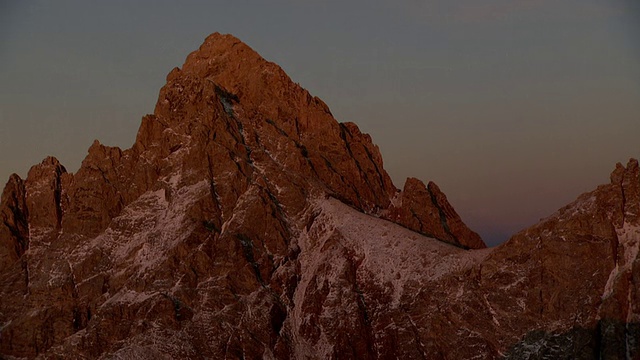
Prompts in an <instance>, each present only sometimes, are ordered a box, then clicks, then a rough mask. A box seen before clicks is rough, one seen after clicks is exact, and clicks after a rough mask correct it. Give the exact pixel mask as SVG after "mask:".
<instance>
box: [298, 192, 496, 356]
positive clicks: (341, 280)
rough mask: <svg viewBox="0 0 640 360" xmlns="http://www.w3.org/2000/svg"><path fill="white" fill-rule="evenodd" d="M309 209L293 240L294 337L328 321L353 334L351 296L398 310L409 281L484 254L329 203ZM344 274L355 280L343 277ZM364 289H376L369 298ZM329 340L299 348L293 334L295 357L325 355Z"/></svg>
mask: <svg viewBox="0 0 640 360" xmlns="http://www.w3.org/2000/svg"><path fill="white" fill-rule="evenodd" d="M310 211H312V213H313V214H314V215H315V218H314V220H313V222H312V223H311V224H310V225H308V226H307V228H306V230H305V231H303V232H302V234H301V236H300V237H299V242H298V243H299V246H300V250H301V253H300V258H299V259H300V267H301V269H300V272H301V278H300V283H299V285H298V288H297V290H296V293H295V295H294V299H295V303H296V304H297V305H296V307H295V308H294V310H293V311H294V312H295V313H296V314H295V315H294V316H292V317H291V318H292V319H297V320H293V321H294V323H293V324H292V326H293V328H294V329H298V331H299V332H305V331H308V330H305V329H309V328H312V327H317V326H318V325H317V322H322V321H323V319H329V320H327V321H328V323H330V324H331V325H330V326H335V327H336V328H341V327H344V328H346V329H357V326H356V327H354V325H353V324H352V322H353V321H354V320H353V319H354V318H355V317H356V316H354V314H356V313H357V312H358V309H357V307H358V304H357V301H353V298H352V297H350V295H352V294H353V292H355V293H358V295H359V296H360V297H362V299H363V300H362V301H363V302H366V303H367V306H368V307H373V308H370V309H368V310H369V311H371V312H372V313H376V312H377V311H379V310H385V309H386V310H385V311H383V313H384V312H386V311H389V310H390V309H397V308H399V306H400V304H401V298H402V297H403V296H406V295H407V294H410V293H414V292H407V293H405V287H407V286H408V285H409V284H413V285H414V286H415V284H425V283H427V282H429V281H435V280H437V279H439V278H441V277H442V276H444V275H446V274H451V273H455V272H458V271H464V270H465V269H467V268H469V267H471V266H474V265H475V264H478V263H479V262H481V261H482V260H483V259H484V258H485V257H486V256H487V255H488V254H489V253H490V252H491V251H492V249H482V250H463V249H461V248H458V247H455V246H453V245H450V244H448V243H445V242H442V241H439V240H437V239H433V238H429V237H426V236H423V235H421V234H418V233H416V232H414V231H411V230H409V229H406V228H404V227H402V226H399V225H397V224H394V223H392V222H390V221H386V220H382V219H379V218H375V217H373V216H369V215H366V214H363V213H361V212H359V211H357V210H355V209H353V208H351V207H350V206H348V205H345V204H344V203H342V202H340V201H339V200H337V199H334V198H328V199H322V200H318V201H316V203H315V204H314V206H313V207H312V209H311V210H310ZM354 267H355V269H353V268H354ZM352 272H355V274H352ZM352 275H354V276H355V279H354V280H349V277H350V276H352ZM354 282H355V284H354ZM363 289H365V290H363ZM372 289H381V290H379V291H380V293H378V295H374V294H373V293H371V291H372ZM407 289H408V288H407ZM414 290H415V289H414ZM373 291H375V290H373ZM319 293H320V294H326V295H325V297H324V298H323V300H322V304H321V310H320V313H319V314H318V316H316V317H314V315H313V314H311V315H310V314H309V311H311V312H313V310H308V308H307V304H308V303H309V302H313V301H314V300H315V299H318V297H319V295H318V294H319ZM371 296H373V297H374V298H371ZM364 299H366V301H365V300H364ZM385 299H389V301H387V300H385ZM369 300H371V301H369ZM312 306H313V305H311V307H312ZM382 308H385V309H382ZM305 311H307V312H305ZM334 321H338V324H333V323H332V322H334ZM341 323H344V324H341ZM321 327H322V328H323V329H326V328H327V326H324V325H322V326H321ZM332 336H333V334H332V333H330V332H327V331H323V332H322V333H321V334H320V340H319V341H318V342H317V343H316V344H306V343H305V341H304V339H302V338H301V337H298V338H297V341H296V343H297V344H298V348H297V349H296V353H297V356H299V357H305V356H312V355H315V356H319V357H323V356H331V354H332V346H333V345H332V344H335V343H336V341H335V339H332V338H331V337H332Z"/></svg>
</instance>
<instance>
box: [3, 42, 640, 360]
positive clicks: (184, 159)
mask: <svg viewBox="0 0 640 360" xmlns="http://www.w3.org/2000/svg"><path fill="white" fill-rule="evenodd" d="M638 186H639V180H638V164H637V161H632V162H630V163H629V165H628V166H627V167H626V168H625V167H622V166H620V167H618V168H617V169H616V170H615V171H614V173H613V174H612V183H611V184H609V185H604V186H602V187H600V188H598V189H597V190H595V191H594V192H592V193H589V194H585V195H583V196H582V197H580V198H579V199H578V201H577V202H576V203H573V204H571V205H569V206H568V207H566V208H563V209H561V210H559V212H558V213H556V214H555V215H553V216H552V217H550V218H548V219H546V220H544V221H543V222H541V223H540V224H538V225H536V226H534V227H532V228H530V229H528V230H526V231H523V232H521V233H519V234H517V235H516V236H514V237H513V238H512V239H511V240H510V241H509V242H507V243H506V244H504V245H502V246H500V247H498V248H496V249H484V250H465V249H482V248H484V247H485V245H484V243H483V242H482V240H481V239H480V237H479V236H478V235H477V234H476V233H474V232H473V231H471V230H470V229H469V228H467V227H466V225H465V224H464V223H463V222H462V220H461V219H460V217H459V216H458V214H457V213H456V212H455V210H454V209H453V207H452V206H451V205H450V204H449V203H448V201H447V199H446V196H445V195H444V194H443V193H442V192H441V191H440V189H439V188H438V187H437V186H436V185H435V184H433V183H429V184H428V185H427V186H425V185H424V184H423V183H422V182H421V181H419V180H417V179H408V180H407V182H406V184H405V185H404V189H403V190H402V191H399V190H397V189H396V188H395V186H394V185H393V184H392V182H391V180H390V178H389V176H388V174H387V173H386V172H385V171H384V169H383V164H382V156H381V155H380V152H379V150H378V147H377V146H375V145H374V144H373V143H372V141H371V138H370V137H369V136H368V135H366V134H363V133H361V132H360V131H359V129H358V127H357V126H356V125H355V124H352V123H338V122H337V121H336V120H335V119H334V118H333V117H332V115H331V113H330V111H329V109H328V107H327V106H326V105H325V104H324V103H323V102H322V101H321V100H320V99H318V98H316V97H313V96H311V95H310V94H309V93H308V92H307V91H306V90H304V89H302V88H301V87H300V86H298V85H297V84H295V83H293V82H292V81H291V80H290V79H289V78H288V76H287V75H286V74H285V73H284V72H283V71H282V69H280V68H279V67H278V66H277V65H275V64H273V63H269V62H267V61H265V60H264V59H262V58H261V57H260V56H259V55H258V54H256V53H255V52H254V51H253V50H252V49H250V48H249V47H248V46H247V45H245V44H243V43H242V42H240V41H239V40H238V39H236V38H234V37H232V36H229V35H220V34H213V35H211V36H210V37H208V38H207V40H206V41H205V43H204V44H203V45H202V46H201V47H200V49H199V50H197V51H195V52H193V53H192V54H190V55H189V56H188V58H187V60H186V62H185V64H184V66H183V67H182V68H181V69H178V68H176V69H174V70H173V71H171V73H170V74H169V75H168V76H167V84H166V85H165V86H164V87H163V88H162V89H161V91H160V95H159V99H158V103H157V105H156V109H155V112H154V114H152V115H147V116H145V117H144V118H143V120H142V124H141V126H140V130H139V132H138V135H137V138H136V142H135V144H134V145H133V146H132V148H131V149H127V150H120V149H118V148H112V147H107V146H104V145H101V144H100V143H99V142H97V141H96V142H95V143H94V144H93V145H92V146H91V148H90V149H89V154H88V156H87V157H86V159H85V160H84V162H83V164H82V166H81V168H80V169H79V170H78V172H77V173H75V174H70V173H67V172H66V170H65V169H64V167H62V165H60V164H59V163H58V161H57V160H55V159H54V158H47V159H46V160H45V161H43V163H41V164H39V165H36V166H34V167H33V168H32V170H31V171H30V172H29V175H28V177H27V179H26V180H25V181H23V180H21V179H20V178H19V177H17V176H14V177H12V178H11V179H10V181H9V183H8V184H7V186H6V188H5V190H4V192H3V194H2V203H1V205H0V215H1V220H2V222H0V255H1V256H2V259H1V261H0V286H1V287H0V296H1V297H0V298H1V299H2V301H1V303H0V354H2V355H6V356H14V357H36V356H40V355H42V356H47V357H52V358H69V357H82V356H84V357H88V358H99V357H103V358H109V357H114V356H115V357H122V358H149V359H157V358H278V359H287V358H307V357H309V358H323V359H324V358H381V359H382V358H395V357H398V358H421V357H424V358H444V357H446V358H461V359H463V358H472V357H474V356H478V357H480V358H495V357H499V356H502V355H504V356H507V357H509V356H511V357H514V358H518V357H522V355H523V354H526V353H527V351H529V352H531V351H533V350H531V349H534V348H535V349H538V350H539V351H542V350H540V349H543V350H544V349H546V348H553V349H555V350H553V349H552V350H549V351H551V352H547V353H545V354H556V355H558V356H561V355H567V356H569V357H571V356H572V355H576V354H577V353H575V351H577V350H575V349H577V348H578V347H576V346H573V347H572V345H575V344H577V343H576V341H582V342H584V343H586V344H587V345H585V346H583V347H581V348H580V349H582V350H580V351H587V352H588V351H592V352H598V353H602V354H604V355H609V356H617V355H618V353H616V351H625V352H627V351H628V352H629V353H631V354H637V347H636V348H633V346H636V345H633V344H635V343H633V342H631V343H630V344H631V345H625V346H626V347H623V350H619V347H615V346H614V345H615V344H617V343H616V341H623V342H624V341H626V339H629V338H630V336H634V334H637V331H638V329H637V327H634V326H636V325H633V324H636V323H637V322H638V314H639V310H638V305H637V304H640V295H639V294H638V286H637V284H638V281H636V280H637V278H640V273H639V270H638V267H639V266H640V265H638V264H639V263H638V261H636V260H637V254H638V241H639V237H640V235H638V231H639V230H638V229H640V221H639V218H638V213H639V211H638V208H639V207H640V198H639V191H638ZM384 219H386V220H384ZM387 220H390V221H387ZM394 223H395V224H394ZM411 230H414V231H415V232H414V231H411ZM436 239H439V240H436ZM636 300H637V301H636ZM634 329H635V330H634ZM603 331H604V332H603ZM634 331H636V332H635V333H634ZM567 334H568V335H567ZM621 334H622V335H621ZM554 339H555V340H554ZM576 339H577V340H576ZM552 341H556V343H559V344H560V345H558V346H556V347H555V348H554V347H553V346H551V345H549V344H552ZM572 341H573V342H572ZM554 344H555V343H554ZM567 344H568V345H567ZM581 344H582V343H581ZM552 345H553V344H552ZM536 346H537V347H536ZM545 346H546V347H545ZM607 346H609V347H607ZM565 348H566V349H569V350H566V349H565ZM558 349H560V350H558ZM571 349H574V350H573V351H574V353H571V352H570V351H572V350H571ZM585 349H586V350H585ZM634 349H635V350H634ZM561 350H562V351H565V352H558V351H561ZM553 351H556V353H554V352H553ZM634 351H636V352H634ZM565 357H566V356H565Z"/></svg>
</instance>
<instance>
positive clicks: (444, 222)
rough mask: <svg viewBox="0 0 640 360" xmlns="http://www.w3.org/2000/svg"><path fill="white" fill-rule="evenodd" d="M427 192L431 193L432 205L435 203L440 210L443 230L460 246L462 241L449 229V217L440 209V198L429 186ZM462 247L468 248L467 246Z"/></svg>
mask: <svg viewBox="0 0 640 360" xmlns="http://www.w3.org/2000/svg"><path fill="white" fill-rule="evenodd" d="M427 191H428V192H429V196H430V197H431V203H433V205H434V206H435V207H436V209H438V215H439V216H440V224H441V225H442V228H443V229H444V231H445V232H446V233H447V235H449V236H451V239H452V240H453V241H454V242H455V244H460V240H458V237H457V236H455V235H454V234H453V233H452V232H451V229H449V224H447V215H446V213H445V212H444V209H443V208H442V207H440V204H438V198H437V197H436V194H434V193H433V191H432V190H431V189H430V188H429V186H427ZM461 247H462V248H466V246H461Z"/></svg>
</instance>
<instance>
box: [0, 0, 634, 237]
mask: <svg viewBox="0 0 640 360" xmlns="http://www.w3.org/2000/svg"><path fill="white" fill-rule="evenodd" d="M216 31H217V32H221V33H231V34H233V35H235V36H237V37H238V38H240V39H241V40H242V41H244V42H245V43H247V44H248V45H249V46H251V47H252V48H253V49H255V50H256V51H257V52H258V53H260V54H261V55H262V56H263V57H264V58H266V59H267V60H270V61H273V62H275V63H277V64H278V65H280V66H281V67H282V68H283V69H284V70H285V71H286V72H287V73H288V74H289V76H290V77H291V78H292V79H293V81H295V82H297V83H299V84H300V85H302V86H303V87H304V88H306V89H308V90H309V91H310V92H311V93H312V94H313V95H316V96H318V97H320V98H322V99H323V100H324V101H325V102H326V103H327V104H328V105H329V107H330V108H331V111H332V113H333V115H334V116H335V117H336V118H337V119H338V121H352V122H355V123H357V124H358V125H359V126H360V128H361V130H362V131H363V132H367V133H369V134H371V136H372V137H373V140H374V142H375V143H376V144H378V145H379V147H380V150H381V152H382V155H383V158H384V162H385V168H386V170H387V171H388V172H389V173H390V175H391V176H392V178H393V180H394V182H395V185H396V187H399V188H402V186H403V185H404V179H405V178H406V177H409V176H412V177H417V178H419V179H421V180H423V181H425V182H426V181H429V180H433V181H435V182H436V183H437V184H438V185H439V186H440V188H441V189H442V190H443V191H444V192H445V193H446V194H447V196H448V198H449V200H450V201H451V203H452V204H453V206H454V207H455V208H456V210H457V211H458V212H459V213H460V214H461V216H462V218H463V220H464V221H465V222H467V224H468V225H469V226H470V227H471V228H472V229H474V230H476V231H478V232H479V233H480V234H481V235H482V237H483V238H484V239H485V241H486V242H487V243H488V244H489V245H495V244H497V243H499V242H502V241H504V240H507V239H508V237H509V236H510V235H512V234H513V233H515V232H517V231H518V230H521V229H523V228H525V227H527V226H529V225H533V224H534V223H536V222H537V221H538V220H539V219H540V218H543V217H546V216H548V215H550V214H551V213H553V212H554V211H555V210H557V209H558V208H560V207H562V206H563V205H566V204H567V203H569V202H571V201H572V200H574V199H575V198H576V197H577V196H578V195H579V194H580V193H583V192H585V191H590V190H592V189H594V188H595V187H596V186H597V185H598V184H602V183H606V182H608V181H609V173H610V172H611V171H612V170H613V169H614V167H615V164H616V162H622V163H624V164H626V162H627V160H628V159H629V158H630V157H635V158H638V157H640V2H638V1H635V0H634V1H631V0H627V1H621V0H609V1H595V0H530V1H524V0H491V1H480V0H459V1H451V0H449V1H445V0H438V1H435V0H425V1H419V0H411V1H409V0H400V1H322V2H320V1H318V2H313V1H306V0H302V1H294V0H288V1H278V0H275V1H231V0H226V1H101V2H98V1H67V0H58V1H1V0H0V183H2V186H3V185H4V183H6V181H7V180H8V177H9V175H10V174H11V173H18V174H19V175H20V176H21V177H23V178H24V177H25V176H26V174H27V171H28V169H29V167H30V166H31V165H34V164H36V163H39V162H40V161H41V160H42V159H43V158H44V157H46V156H47V155H53V156H56V157H57V158H58V159H59V160H60V161H61V162H62V163H63V164H64V165H65V166H66V168H67V169H68V170H69V171H76V170H77V169H78V167H79V166H80V163H81V161H82V159H83V158H84V157H85V155H86V153H87V149H88V148H89V146H90V145H91V143H92V142H93V140H94V139H99V140H100V141H101V142H102V143H103V144H106V145H111V146H119V147H122V148H129V147H130V146H131V145H132V144H133V141H134V139H135V136H136V132H137V129H138V126H139V125H140V119H141V117H142V116H143V115H144V114H147V113H151V112H153V108H154V105H155V102H156V99H157V96H158V91H159V90H160V88H161V87H162V85H164V83H165V77H166V75H167V74H168V73H169V71H171V69H172V68H173V67H176V66H182V64H183V62H184V59H185V58H186V56H187V55H188V54H189V53H190V52H191V51H193V50H195V49H197V48H198V46H199V45H200V44H201V43H202V41H203V40H204V39H205V37H206V36H207V35H209V34H210V33H213V32H216Z"/></svg>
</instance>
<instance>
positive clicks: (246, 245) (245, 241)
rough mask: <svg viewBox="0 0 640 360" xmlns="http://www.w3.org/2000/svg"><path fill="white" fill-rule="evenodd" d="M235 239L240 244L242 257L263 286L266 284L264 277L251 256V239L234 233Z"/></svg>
mask: <svg viewBox="0 0 640 360" xmlns="http://www.w3.org/2000/svg"><path fill="white" fill-rule="evenodd" d="M235 237H236V239H237V240H238V241H239V242H240V245H241V246H242V252H243V254H244V258H245V259H246V260H247V262H248V263H249V265H251V268H252V269H253V272H254V275H255V277H256V280H258V283H260V285H262V287H265V286H266V284H265V282H264V279H263V278H262V274H261V273H260V265H258V263H257V262H256V260H255V257H254V256H253V241H252V240H251V239H250V238H249V237H248V236H247V235H245V234H235Z"/></svg>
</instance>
